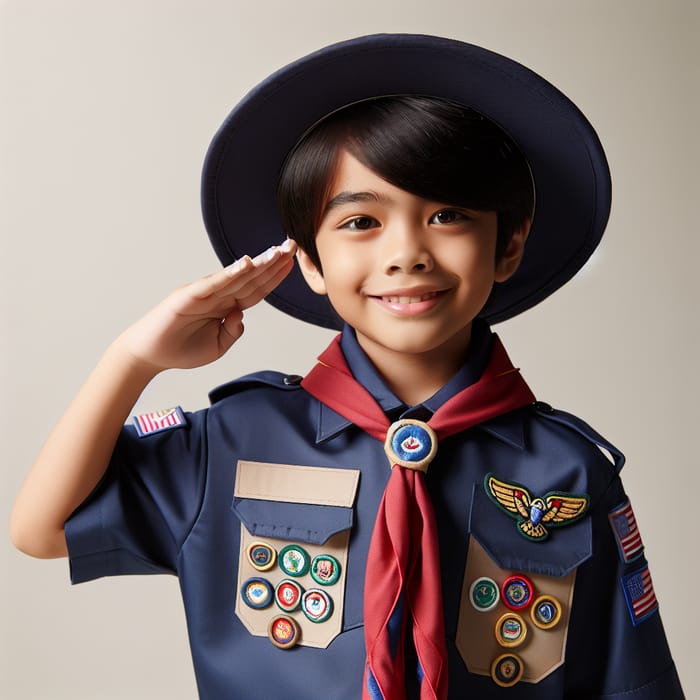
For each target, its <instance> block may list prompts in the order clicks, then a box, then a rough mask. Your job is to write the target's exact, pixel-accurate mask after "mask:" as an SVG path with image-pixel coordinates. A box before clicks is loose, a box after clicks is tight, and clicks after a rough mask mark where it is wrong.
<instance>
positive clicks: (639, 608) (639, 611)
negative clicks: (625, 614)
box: [622, 565, 659, 627]
mask: <svg viewBox="0 0 700 700" xmlns="http://www.w3.org/2000/svg"><path fill="white" fill-rule="evenodd" d="M622 590H623V591H624V593H625V600H626V601H627V607H628V609H629V611H630V617H631V618H632V624H633V625H634V626H635V627H636V626H637V625H638V624H639V623H640V622H643V621H644V620H646V619H647V618H648V617H650V616H651V615H653V614H654V613H655V612H656V611H657V610H658V608H659V603H658V601H657V600H656V594H655V593H654V584H653V582H652V580H651V573H650V572H649V566H648V565H647V566H645V567H644V568H643V569H639V571H635V572H634V573H632V574H628V575H627V576H623V577H622Z"/></svg>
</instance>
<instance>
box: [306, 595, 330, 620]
mask: <svg viewBox="0 0 700 700" xmlns="http://www.w3.org/2000/svg"><path fill="white" fill-rule="evenodd" d="M301 609H302V610H303V611H304V615H306V617H307V618H308V619H309V620H311V622H325V621H326V620H327V619H328V618H329V617H330V616H331V613H332V612H333V601H332V600H331V597H330V596H329V595H328V593H326V592H325V591H322V590H321V589H320V588H309V590H308V591H306V593H304V595H303V596H302V597H301Z"/></svg>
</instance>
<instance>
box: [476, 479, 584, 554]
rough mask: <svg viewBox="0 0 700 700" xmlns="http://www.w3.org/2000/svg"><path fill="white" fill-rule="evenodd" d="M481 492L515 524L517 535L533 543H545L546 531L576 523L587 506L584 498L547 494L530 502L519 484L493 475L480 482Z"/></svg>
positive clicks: (558, 493) (556, 492)
mask: <svg viewBox="0 0 700 700" xmlns="http://www.w3.org/2000/svg"><path fill="white" fill-rule="evenodd" d="M484 488H485V489H486V493H487V494H488V496H489V498H490V499H491V500H492V501H493V502H494V503H495V504H496V505H497V506H498V507H499V508H500V509H501V510H503V511H504V512H505V513H507V514H508V515H510V516H511V518H515V519H516V520H517V523H516V525H517V527H518V532H520V534H521V535H523V537H526V538H527V539H528V540H533V541H535V542H540V541H542V540H545V539H547V537H548V536H549V532H548V530H547V528H548V527H561V526H562V525H570V524H571V523H573V522H575V521H576V520H578V519H579V518H580V517H581V516H582V515H583V514H584V513H585V512H586V511H587V510H588V505H589V498H588V496H586V495H585V494H584V495H580V494H575V493H564V492H559V491H551V492H550V493H547V494H545V495H544V496H541V497H537V498H533V497H532V496H531V495H530V492H529V491H528V490H527V489H526V488H525V487H524V486H522V485H521V484H515V483H513V484H509V483H508V482H506V481H501V480H500V479H497V478H496V477H495V476H493V474H487V475H486V477H485V478H484Z"/></svg>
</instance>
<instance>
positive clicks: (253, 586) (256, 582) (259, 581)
mask: <svg viewBox="0 0 700 700" xmlns="http://www.w3.org/2000/svg"><path fill="white" fill-rule="evenodd" d="M241 597H242V598H243V602H244V603H245V604H246V605H247V606H248V607H250V608H255V609H256V610H261V609H262V608H266V607H267V606H268V605H270V603H271V602H272V584H271V583H270V582H269V581H268V580H267V579H264V578H249V579H248V580H247V581H245V582H244V583H243V585H242V586H241Z"/></svg>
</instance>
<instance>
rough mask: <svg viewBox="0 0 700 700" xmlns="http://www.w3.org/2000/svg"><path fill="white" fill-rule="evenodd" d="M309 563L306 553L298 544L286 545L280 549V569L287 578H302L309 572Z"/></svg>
mask: <svg viewBox="0 0 700 700" xmlns="http://www.w3.org/2000/svg"><path fill="white" fill-rule="evenodd" d="M310 561H311V560H310V558H309V554H308V552H307V551H306V550H305V549H304V548H303V547H300V546H299V545H298V544H288V545H287V546H286V547H282V549H280V553H279V565H280V569H282V571H284V573H285V574H287V576H303V575H304V574H306V572H307V571H308V570H309V564H310Z"/></svg>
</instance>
